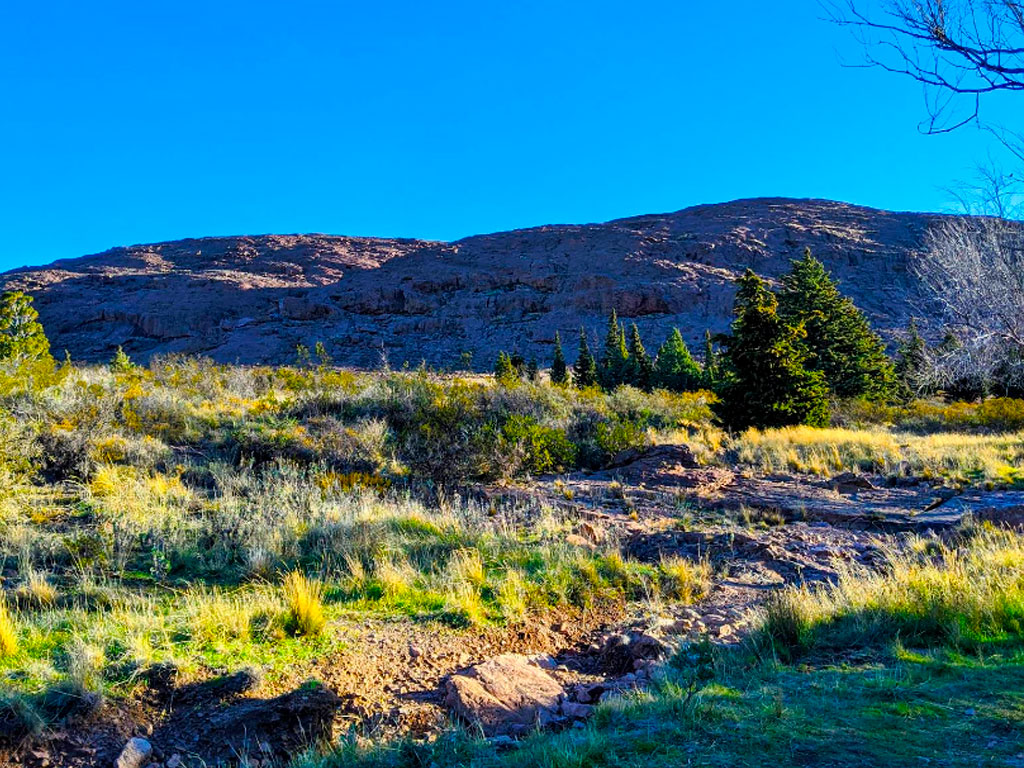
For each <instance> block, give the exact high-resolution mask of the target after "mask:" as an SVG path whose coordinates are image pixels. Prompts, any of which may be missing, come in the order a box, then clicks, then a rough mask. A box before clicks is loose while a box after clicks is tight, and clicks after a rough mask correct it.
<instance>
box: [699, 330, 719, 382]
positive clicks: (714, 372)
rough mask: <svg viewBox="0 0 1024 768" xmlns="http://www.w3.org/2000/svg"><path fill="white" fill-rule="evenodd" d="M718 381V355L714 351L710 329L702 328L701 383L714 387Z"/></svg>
mask: <svg viewBox="0 0 1024 768" xmlns="http://www.w3.org/2000/svg"><path fill="white" fill-rule="evenodd" d="M716 381H718V355H717V354H716V353H715V342H714V339H713V338H712V337H711V329H710V328H705V329H704V370H703V371H702V376H701V384H702V385H703V386H705V387H707V388H708V389H714V388H715V382H716Z"/></svg>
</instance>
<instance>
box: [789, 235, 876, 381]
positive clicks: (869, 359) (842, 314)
mask: <svg viewBox="0 0 1024 768" xmlns="http://www.w3.org/2000/svg"><path fill="white" fill-rule="evenodd" d="M779 315H780V316H781V317H782V319H783V320H784V321H785V322H787V323H789V324H790V325H792V326H798V325H801V324H802V325H803V327H804V330H805V331H806V335H805V337H804V340H803V342H802V344H803V346H804V348H805V350H806V352H807V362H806V366H807V367H808V368H809V369H811V370H815V371H821V372H822V374H824V376H825V381H826V382H827V384H828V387H829V389H830V390H831V392H832V393H833V394H834V395H835V396H836V397H840V398H849V397H864V398H867V399H869V400H887V399H890V398H891V397H892V396H893V394H894V392H895V389H896V374H895V373H894V371H893V367H892V362H891V361H890V360H889V358H888V356H887V355H886V354H885V346H884V345H883V344H882V340H881V339H880V338H878V336H877V334H875V333H874V332H873V331H872V330H871V325H870V324H869V323H868V320H867V318H866V317H865V316H864V314H863V313H862V312H861V311H860V310H859V309H857V307H856V306H855V305H854V303H853V302H852V301H851V300H850V299H849V298H848V297H846V296H843V294H842V293H840V292H839V288H838V287H837V286H836V283H835V281H833V280H832V277H831V276H830V275H829V273H828V271H827V270H826V269H825V265H824V264H822V263H821V262H820V261H818V259H816V258H814V256H812V255H811V249H810V248H807V249H806V250H805V251H804V255H803V258H802V259H798V260H795V261H793V263H792V268H791V269H790V271H789V273H788V274H786V275H785V276H784V277H783V278H782V290H781V291H780V293H779Z"/></svg>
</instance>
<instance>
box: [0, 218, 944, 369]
mask: <svg viewBox="0 0 1024 768" xmlns="http://www.w3.org/2000/svg"><path fill="white" fill-rule="evenodd" d="M936 218H937V217H935V216H933V215H925V214H908V213H888V212H885V211H878V210H873V209H869V208H861V207H857V206H852V205H846V204H844V203H835V202H828V201H822V200H787V199H779V198H775V199H772V198H766V199H757V200H739V201H736V202H732V203H724V204H719V205H702V206H696V207H693V208H687V209H685V210H682V211H679V212H677V213H671V214H659V215H648V216H637V217H633V218H628V219H619V220H617V221H610V222H607V223H604V224H588V225H580V226H577V225H565V226H544V227H536V228H533V229H525V230H516V231H512V232H500V233H496V234H492V235H481V236H475V237H469V238H466V239H464V240H459V241H457V242H454V243H437V242H427V241H420V240H396V239H385V238H380V239H377V238H359V237H335V236H329V235H287V236H285V235H267V236H259V237H217V238H201V239H190V240H180V241H176V242H169V243H157V244H153V245H136V246H130V247H124V248H114V249H112V250H109V251H106V252H104V253H101V254H97V255H94V256H87V257H83V258H79V259H66V260H62V261H59V262H55V263H53V264H51V265H49V266H47V267H41V268H25V269H19V270H14V271H11V272H8V273H6V274H5V275H3V276H2V277H0V288H17V289H22V290H26V291H28V292H30V293H32V294H34V295H35V296H36V307H37V308H38V310H39V312H40V316H41V318H42V321H43V323H44V325H45V326H46V329H47V332H48V333H49V335H50V339H51V342H52V346H53V348H54V349H55V350H58V351H62V350H64V349H67V350H68V351H69V352H70V353H71V356H72V357H73V358H74V359H76V360H94V361H106V360H109V359H110V357H111V355H112V354H113V353H114V351H115V350H116V349H117V347H118V346H119V345H122V346H123V347H124V349H125V350H126V351H127V352H128V353H129V354H131V355H132V356H133V357H134V358H135V359H136V360H138V361H140V362H141V361H144V360H145V359H146V358H148V357H149V356H151V355H153V354H156V353H171V352H185V353H201V354H205V355H209V356H210V357H212V358H214V359H216V360H220V361H224V362H236V361H237V362H243V363H260V362H269V363H283V362H291V361H293V360H294V358H295V347H296V344H299V343H301V344H304V345H306V346H307V347H310V348H312V345H313V344H314V343H315V342H316V341H322V342H323V343H324V344H325V346H326V347H327V352H328V353H329V354H330V355H331V356H332V357H333V359H334V360H335V362H337V363H339V364H345V365H372V366H376V365H377V364H378V363H379V362H380V359H381V349H382V348H383V349H384V350H385V351H386V352H387V354H388V358H389V360H390V362H391V364H392V365H399V364H401V363H402V362H403V361H410V362H413V363H419V362H420V361H421V360H423V359H425V360H426V362H427V363H429V364H433V365H451V364H452V363H454V362H456V361H458V360H459V359H460V356H461V354H462V353H463V352H472V353H473V362H474V365H475V366H476V367H477V368H478V369H481V370H483V369H490V367H491V365H492V363H493V360H494V357H495V354H496V353H497V350H498V349H516V350H518V351H520V352H521V353H522V354H524V355H525V356H527V357H533V356H535V357H537V358H538V360H540V361H542V362H543V361H549V360H550V359H551V344H552V343H553V340H554V336H555V332H556V331H561V333H562V338H563V339H571V338H573V337H574V334H575V333H576V332H577V331H578V329H579V327H580V326H581V325H583V326H585V327H587V328H589V329H591V331H592V332H594V333H595V334H600V333H601V332H603V328H604V322H605V317H606V315H607V313H608V311H609V310H611V309H612V308H613V307H615V308H616V309H618V311H619V314H620V315H621V316H622V317H623V318H624V319H628V320H630V321H634V320H635V321H636V323H637V324H638V326H639V327H640V330H641V332H642V333H643V334H644V338H645V339H646V340H647V343H648V346H649V347H651V346H653V347H657V345H658V344H660V343H661V340H662V339H663V338H664V337H665V335H666V334H667V333H668V331H669V329H670V328H671V327H673V326H678V327H679V328H680V329H682V330H683V332H684V333H685V334H686V335H687V341H689V342H690V343H691V344H692V345H695V346H696V345H699V344H700V343H701V339H702V338H703V334H704V330H705V329H706V328H708V329H710V330H711V331H712V332H714V331H723V330H726V328H727V327H728V322H729V316H730V312H731V308H732V299H733V294H734V292H735V285H734V282H733V281H734V279H735V278H736V277H737V276H738V275H740V274H741V273H742V272H743V270H744V269H745V268H746V267H752V268H753V269H755V270H757V271H758V272H760V273H762V274H764V275H766V276H767V277H769V278H772V279H774V278H777V277H778V276H779V275H780V274H782V273H783V272H785V271H786V270H787V269H788V268H789V262H790V259H792V258H796V257H799V255H800V254H801V252H802V251H803V249H804V247H806V246H809V247H810V248H811V250H812V251H814V253H815V255H817V256H818V257H819V258H821V259H822V260H823V261H824V262H825V264H826V265H827V266H828V267H829V269H830V270H832V272H833V274H834V275H835V277H836V278H838V279H839V280H840V281H841V283H842V286H843V290H844V291H846V292H847V293H849V294H850V295H851V296H852V297H853V298H854V300H855V301H856V302H857V303H858V305H860V306H861V308H862V309H864V310H865V312H866V313H867V314H868V316H869V318H870V319H871V320H872V321H873V322H874V323H875V324H876V325H877V327H878V328H879V330H881V331H882V332H883V333H884V332H886V331H891V330H894V329H901V328H903V327H904V326H905V324H906V321H907V313H908V311H909V308H910V307H911V306H913V300H914V299H915V298H917V296H918V292H919V289H918V285H917V283H916V282H915V278H914V277H913V276H912V274H911V272H910V270H909V269H908V260H909V255H910V254H911V253H912V252H913V251H914V250H915V249H916V248H918V247H919V246H920V243H921V238H922V235H923V233H924V232H925V230H926V229H927V227H928V226H929V224H930V223H931V222H933V221H935V220H936Z"/></svg>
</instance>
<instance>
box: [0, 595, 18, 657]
mask: <svg viewBox="0 0 1024 768" xmlns="http://www.w3.org/2000/svg"><path fill="white" fill-rule="evenodd" d="M17 652H18V631H17V627H16V626H15V624H14V617H13V616H11V612H10V611H9V610H7V603H6V602H5V601H4V600H2V599H0V656H13V655H14V654H16V653H17Z"/></svg>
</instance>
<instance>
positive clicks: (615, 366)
mask: <svg viewBox="0 0 1024 768" xmlns="http://www.w3.org/2000/svg"><path fill="white" fill-rule="evenodd" d="M628 376H629V350H628V348H627V347H626V332H625V331H624V330H622V326H621V325H619V316H618V314H617V313H616V312H615V310H614V309H613V310H612V313H611V314H610V315H609V316H608V332H607V333H606V334H605V339H604V353H603V354H602V355H601V364H600V366H598V369H597V379H598V383H600V385H601V386H602V387H603V388H604V389H607V390H609V391H610V390H613V389H615V388H616V387H617V386H619V385H620V384H624V383H625V382H626V379H627V377H628Z"/></svg>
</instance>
